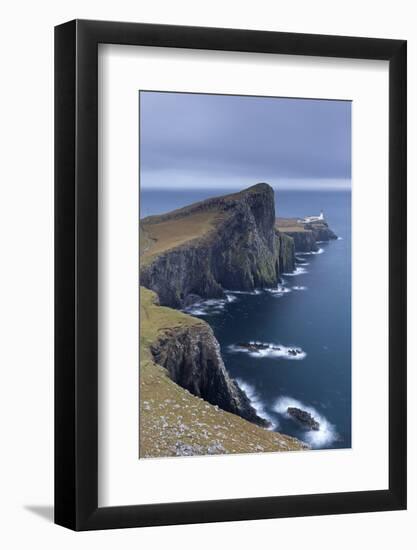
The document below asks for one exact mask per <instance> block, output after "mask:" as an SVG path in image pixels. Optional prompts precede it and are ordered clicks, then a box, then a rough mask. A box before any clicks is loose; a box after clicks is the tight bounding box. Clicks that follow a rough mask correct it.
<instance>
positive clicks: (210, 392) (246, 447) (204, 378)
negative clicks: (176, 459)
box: [139, 287, 308, 458]
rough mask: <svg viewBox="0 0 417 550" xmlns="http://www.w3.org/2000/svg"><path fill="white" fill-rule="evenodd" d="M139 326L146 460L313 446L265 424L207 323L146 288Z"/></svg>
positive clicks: (141, 452) (141, 447)
mask: <svg viewBox="0 0 417 550" xmlns="http://www.w3.org/2000/svg"><path fill="white" fill-rule="evenodd" d="M140 329H141V330H140V336H141V339H140V417H139V418H140V445H139V456H140V457H142V458H150V457H158V456H160V457H165V456H190V455H210V454H225V453H252V452H271V451H277V452H279V451H296V450H303V449H306V448H308V446H307V445H306V444H304V443H303V442H301V441H299V440H297V439H295V438H294V437H291V436H287V435H284V434H281V433H276V432H273V431H270V430H267V429H265V427H266V426H267V424H268V423H267V422H266V421H265V420H264V419H262V418H260V417H259V416H258V415H257V413H256V411H255V409H254V408H253V407H252V406H251V404H250V401H249V399H248V397H247V396H246V394H245V393H244V392H243V391H242V390H241V389H240V388H239V386H238V385H237V384H236V382H235V381H234V380H232V379H231V378H230V377H229V375H228V373H227V371H226V369H225V367H224V363H223V360H222V358H221V355H220V352H219V344H218V342H217V341H216V339H215V338H214V336H213V333H212V331H211V328H210V327H209V326H208V325H207V323H205V322H204V321H202V320H200V319H197V318H195V317H192V316H191V315H186V314H184V313H182V312H180V311H176V310H174V309H172V308H168V307H163V306H160V305H158V298H157V296H156V294H155V293H154V292H152V291H150V290H147V289H145V288H143V287H141V303H140Z"/></svg>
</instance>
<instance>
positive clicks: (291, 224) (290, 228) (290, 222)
mask: <svg viewBox="0 0 417 550" xmlns="http://www.w3.org/2000/svg"><path fill="white" fill-rule="evenodd" d="M275 227H277V228H278V230H279V231H282V232H284V233H287V232H288V233H305V231H306V229H305V227H304V224H302V223H300V222H299V221H298V220H297V219H296V218H277V219H276V221H275Z"/></svg>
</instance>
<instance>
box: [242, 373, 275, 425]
mask: <svg viewBox="0 0 417 550" xmlns="http://www.w3.org/2000/svg"><path fill="white" fill-rule="evenodd" d="M236 383H237V385H238V386H239V387H240V388H241V389H242V390H243V391H244V392H245V393H246V395H247V396H248V399H249V401H250V404H251V405H252V407H253V408H254V409H255V411H256V414H257V415H258V416H260V417H261V418H264V419H265V420H267V421H268V422H269V423H270V426H269V427H268V430H275V429H276V428H278V426H279V423H278V422H277V420H276V418H272V417H271V416H270V415H269V414H268V413H267V412H266V410H265V404H264V403H263V402H262V400H261V398H260V397H259V394H258V393H257V392H256V390H255V388H254V387H253V386H252V385H251V384H248V383H247V382H244V381H243V380H242V379H241V378H236Z"/></svg>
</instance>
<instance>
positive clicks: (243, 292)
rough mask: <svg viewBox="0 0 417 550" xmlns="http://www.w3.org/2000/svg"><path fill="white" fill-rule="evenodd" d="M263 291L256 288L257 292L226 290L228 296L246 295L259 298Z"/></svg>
mask: <svg viewBox="0 0 417 550" xmlns="http://www.w3.org/2000/svg"><path fill="white" fill-rule="evenodd" d="M261 292H262V290H260V289H259V288H255V290H226V294H246V295H248V296H257V295H258V294H261Z"/></svg>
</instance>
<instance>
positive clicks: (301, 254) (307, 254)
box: [297, 248, 324, 256]
mask: <svg viewBox="0 0 417 550" xmlns="http://www.w3.org/2000/svg"><path fill="white" fill-rule="evenodd" d="M323 252H324V248H319V249H318V250H315V251H314V250H312V251H311V252H297V254H298V255H299V256H314V255H317V254H323Z"/></svg>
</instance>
